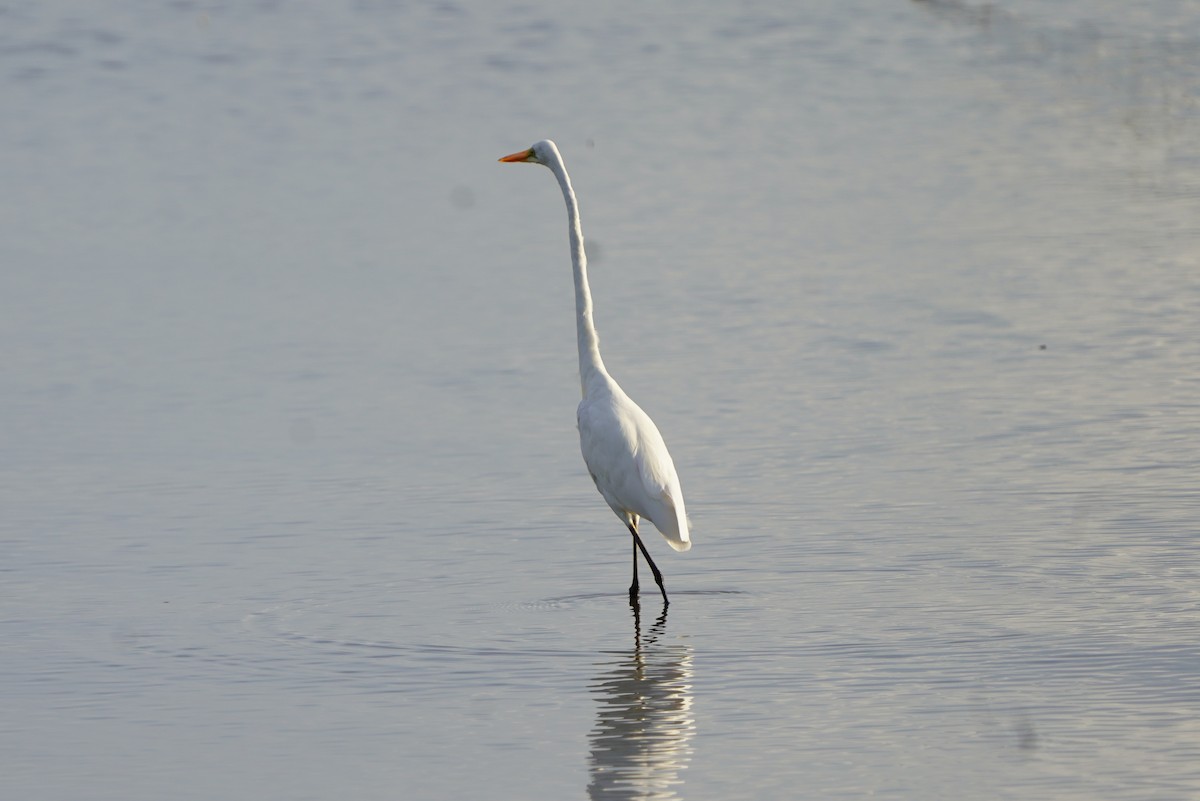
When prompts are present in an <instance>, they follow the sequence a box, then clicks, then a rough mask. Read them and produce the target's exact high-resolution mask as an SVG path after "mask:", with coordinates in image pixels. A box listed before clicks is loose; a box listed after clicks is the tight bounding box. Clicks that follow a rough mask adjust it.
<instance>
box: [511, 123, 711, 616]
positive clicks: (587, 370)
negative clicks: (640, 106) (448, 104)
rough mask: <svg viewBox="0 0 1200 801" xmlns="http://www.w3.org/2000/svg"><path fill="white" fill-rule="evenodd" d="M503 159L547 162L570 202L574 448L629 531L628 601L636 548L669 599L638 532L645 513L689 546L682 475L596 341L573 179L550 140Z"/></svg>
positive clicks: (682, 547) (634, 591)
mask: <svg viewBox="0 0 1200 801" xmlns="http://www.w3.org/2000/svg"><path fill="white" fill-rule="evenodd" d="M500 160H501V161H507V162H518V161H523V162H531V163H534V164H544V165H545V166H547V167H549V168H550V170H551V172H553V173H554V176H555V177H556V178H557V179H558V183H559V186H560V187H561V188H562V193H563V200H564V201H565V202H566V204H567V219H568V223H569V234H570V242H571V262H572V264H573V266H574V275H575V311H576V334H577V339H578V344H579V381H580V384H581V387H582V390H583V400H581V401H580V402H579V409H578V412H577V420H578V423H579V446H580V449H581V450H582V451H583V461H584V462H585V463H586V464H587V468H588V472H589V473H590V474H591V476H592V480H593V481H595V482H596V489H598V490H600V494H601V495H603V496H604V500H605V501H607V502H608V505H609V506H610V507H611V508H612V510H613V512H615V513H616V515H617V517H619V518H621V520H623V521H624V522H625V525H626V527H627V528H628V529H629V533H630V534H632V535H633V583H632V584H631V585H630V587H629V600H630V603H636V602H637V597H638V579H637V554H638V551H639V550H640V551H641V552H642V555H643V556H644V557H645V558H646V562H647V563H648V564H649V565H650V570H651V572H653V574H654V580H655V581H656V582H657V583H658V588H659V591H660V592H662V597H663V602H664V603H667V591H666V588H665V587H664V586H663V581H662V573H661V571H659V569H658V566H657V565H655V564H654V560H653V559H651V558H650V553H649V552H648V551H647V550H646V546H645V544H644V543H643V542H642V539H641V537H640V536H639V534H638V522H639V521H640V520H641V519H642V518H645V519H647V520H649V521H650V522H651V523H653V524H654V526H655V528H657V529H658V530H659V531H660V532H662V535H663V537H665V538H666V540H667V542H668V543H669V544H670V545H671V547H672V548H674V549H675V550H677V551H686V550H687V549H689V548H691V547H692V540H691V536H690V533H689V531H688V520H687V511H686V509H685V508H684V503H683V492H682V491H681V490H680V488H679V476H678V475H677V474H676V472H675V464H674V462H672V461H671V454H670V453H669V452H668V451H667V446H666V443H665V442H663V438H662V434H660V433H659V432H658V427H657V426H655V425H654V421H653V420H651V419H650V416H649V415H648V414H646V413H645V412H644V411H642V409H641V407H639V406H638V405H637V404H636V403H634V402H633V401H632V400H631V399H630V397H629V396H628V395H626V394H625V391H624V390H622V389H621V387H620V386H619V385H618V384H617V382H616V381H615V380H614V379H613V377H612V376H611V375H609V374H608V370H606V369H605V367H604V361H603V360H602V359H601V358H600V342H599V338H598V337H597V335H596V326H595V324H594V323H593V321H592V293H591V289H590V287H589V286H588V279H587V256H586V254H585V253H584V249H583V231H582V229H581V227H580V222H579V204H578V202H577V201H576V199H575V192H574V190H573V189H572V188H571V178H570V176H568V175H567V169H566V167H565V166H564V165H563V161H562V156H561V155H559V152H558V148H557V147H556V146H555V144H554V143H553V142H551V141H550V140H549V139H544V140H542V141H541V142H538V143H536V144H535V145H534V146H533V147H531V148H529V149H528V150H524V151H521V152H520V153H513V154H512V155H511V156H505V157H504V158H502V159H500Z"/></svg>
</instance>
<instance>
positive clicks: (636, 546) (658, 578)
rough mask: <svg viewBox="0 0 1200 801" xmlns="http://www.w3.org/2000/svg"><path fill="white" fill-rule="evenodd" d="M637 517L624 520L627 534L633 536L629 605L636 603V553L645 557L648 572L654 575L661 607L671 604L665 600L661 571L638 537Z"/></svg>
mask: <svg viewBox="0 0 1200 801" xmlns="http://www.w3.org/2000/svg"><path fill="white" fill-rule="evenodd" d="M637 520H638V519H637V517H634V518H633V520H632V521H630V520H626V521H625V525H626V526H628V527H629V533H630V534H632V535H633V583H632V584H630V585H629V603H630V604H631V605H632V604H636V603H638V576H637V555H638V551H639V550H640V551H641V552H642V556H644V557H646V564H648V565H650V572H651V573H653V574H654V581H655V582H656V583H657V584H658V590H659V592H661V593H662V597H663V605H664V606H666V605H667V604H669V603H671V602H670V601H669V600H667V588H666V587H664V586H663V577H662V571H660V570H659V569H658V565H656V564H654V560H653V559H651V558H650V552H649V551H647V550H646V546H645V544H644V543H643V542H642V538H641V537H639V536H638V530H637Z"/></svg>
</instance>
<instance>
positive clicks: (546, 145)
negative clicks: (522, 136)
mask: <svg viewBox="0 0 1200 801" xmlns="http://www.w3.org/2000/svg"><path fill="white" fill-rule="evenodd" d="M500 160H501V161H529V162H532V163H534V164H546V165H549V164H552V163H553V162H554V161H556V160H561V159H560V157H559V155H558V148H557V147H555V145H554V143H553V142H551V141H550V140H549V139H543V140H542V141H540V142H535V143H534V144H533V146H532V147H531V148H529V149H528V150H522V151H521V152H520V153H513V154H512V155H510V156H505V157H504V158H502V159H500Z"/></svg>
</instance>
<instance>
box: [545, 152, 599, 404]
mask: <svg viewBox="0 0 1200 801" xmlns="http://www.w3.org/2000/svg"><path fill="white" fill-rule="evenodd" d="M555 155H557V153H556V154H555ZM546 166H547V167H549V168H550V169H551V170H552V171H553V172H554V177H555V178H557V179H558V185H559V186H560V187H562V193H563V200H565V201H566V203H567V219H568V221H569V225H570V235H571V263H572V264H573V265H574V268H575V327H576V337H577V339H578V341H579V383H580V385H581V387H582V389H583V394H584V395H587V391H588V386H589V385H590V384H593V383H595V382H597V381H599V380H601V379H604V378H607V377H608V371H607V370H605V369H604V360H603V359H601V358H600V337H599V336H598V335H597V334H596V325H595V323H593V322H592V290H591V288H590V287H589V286H588V279H587V254H586V253H585V252H584V250H583V228H582V227H581V226H580V223H579V203H578V202H577V201H576V200H575V190H573V189H572V188H571V177H570V176H569V175H567V168H566V167H564V166H563V163H562V157H561V156H559V157H558V158H557V159H554V160H552V161H550V162H549V163H547V165H546Z"/></svg>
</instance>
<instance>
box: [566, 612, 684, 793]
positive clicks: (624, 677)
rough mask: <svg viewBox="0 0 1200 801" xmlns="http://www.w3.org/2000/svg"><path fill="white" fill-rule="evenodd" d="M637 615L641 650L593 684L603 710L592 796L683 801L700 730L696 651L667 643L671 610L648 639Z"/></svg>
mask: <svg viewBox="0 0 1200 801" xmlns="http://www.w3.org/2000/svg"><path fill="white" fill-rule="evenodd" d="M632 611H633V651H632V652H631V653H629V654H621V655H620V656H617V657H614V658H612V659H611V660H610V661H607V662H605V663H603V664H602V670H601V672H600V675H598V676H597V677H596V680H595V681H594V682H592V685H591V690H592V693H593V694H594V695H595V697H596V703H597V704H598V706H599V709H598V710H597V714H596V726H595V728H593V729H592V733H591V738H590V739H591V747H592V753H591V758H590V773H591V779H590V781H589V783H588V798H590V799H601V798H603V799H612V800H613V801H622V800H629V799H637V800H638V801H666V799H677V798H679V795H678V793H677V792H676V791H677V790H678V789H679V787H680V786H681V785H682V784H683V779H682V778H681V777H680V773H681V772H682V771H683V770H684V768H686V767H687V765H688V761H689V760H690V759H691V755H692V747H691V740H692V737H693V736H694V735H695V732H696V723H695V718H694V716H693V714H692V650H691V648H688V647H687V646H684V645H667V644H663V643H660V642H659V640H660V639H661V638H662V636H663V633H664V632H665V630H666V626H667V608H666V607H665V606H664V607H663V611H662V614H661V615H659V616H658V619H657V620H655V621H654V623H653V624H651V626H650V628H649V629H648V630H647V631H646V634H645V636H644V637H643V636H642V621H641V607H640V605H639V604H633V605H632Z"/></svg>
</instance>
